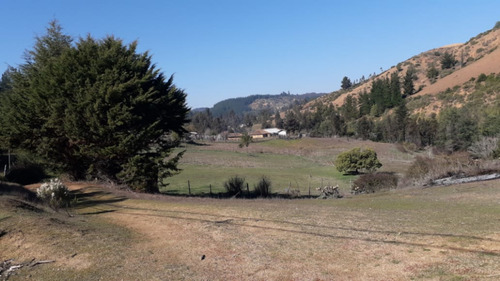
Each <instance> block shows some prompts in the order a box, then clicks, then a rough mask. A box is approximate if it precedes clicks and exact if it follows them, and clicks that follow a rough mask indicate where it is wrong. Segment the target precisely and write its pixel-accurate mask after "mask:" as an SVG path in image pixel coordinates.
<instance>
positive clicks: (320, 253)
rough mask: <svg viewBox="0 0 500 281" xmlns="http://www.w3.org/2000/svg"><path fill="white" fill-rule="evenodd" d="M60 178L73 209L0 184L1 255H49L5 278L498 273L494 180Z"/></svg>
mask: <svg viewBox="0 0 500 281" xmlns="http://www.w3.org/2000/svg"><path fill="white" fill-rule="evenodd" d="M67 185H68V186H69V187H70V189H71V190H72V192H73V194H74V196H75V197H76V198H77V203H76V205H75V206H74V208H73V209H71V210H69V213H68V212H66V211H64V210H61V211H60V212H58V213H56V212H54V211H52V210H50V209H48V208H46V207H43V206H41V205H37V204H35V203H33V202H30V201H25V200H23V199H22V196H19V195H16V193H13V194H12V193H9V194H3V195H2V196H0V260H1V261H5V260H9V259H13V261H12V263H13V264H16V263H17V264H21V263H28V262H30V261H32V260H35V261H54V262H51V263H46V264H38V265H36V266H24V267H22V268H19V269H18V270H15V271H14V272H13V275H11V276H10V277H9V280H498V279H499V278H500V270H499V268H500V216H499V214H500V189H499V186H500V181H499V180H496V181H487V182H480V183H471V184H463V185H456V186H447V187H433V188H426V189H422V188H408V189H401V190H393V191H386V192H382V193H377V194H370V195H358V196H346V197H345V198H343V199H339V200H318V199H298V200H286V199H252V200H245V199H210V198H190V197H172V196H163V195H145V194H133V193H129V192H125V191H118V190H116V189H112V188H109V187H106V186H102V185H96V184H94V183H67ZM2 188H5V187H4V186H2ZM19 188H21V187H19ZM29 188H30V189H32V190H33V189H34V188H36V185H34V186H30V187H29ZM69 215H71V216H69ZM2 278H4V277H2Z"/></svg>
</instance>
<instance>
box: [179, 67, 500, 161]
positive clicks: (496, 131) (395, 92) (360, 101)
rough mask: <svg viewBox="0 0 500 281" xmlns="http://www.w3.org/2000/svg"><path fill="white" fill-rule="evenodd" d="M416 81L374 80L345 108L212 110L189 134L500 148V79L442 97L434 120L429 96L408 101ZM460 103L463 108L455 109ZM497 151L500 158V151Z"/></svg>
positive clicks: (484, 78) (200, 115)
mask: <svg viewBox="0 0 500 281" xmlns="http://www.w3.org/2000/svg"><path fill="white" fill-rule="evenodd" d="M412 79H413V78H412V76H411V75H405V77H400V76H399V75H398V73H394V74H393V75H391V77H389V78H378V79H375V80H373V81H372V85H371V90H370V91H369V92H363V93H362V94H361V95H359V97H358V98H357V97H353V96H347V98H346V100H345V103H344V104H343V105H342V106H340V107H337V106H334V105H332V104H328V105H325V104H324V103H322V102H320V101H318V102H316V103H313V106H312V107H310V108H308V109H307V110H306V109H304V107H303V104H296V105H294V106H292V107H291V108H289V109H287V110H284V111H281V112H280V111H274V112H272V111H271V110H262V111H260V112H258V113H256V114H250V113H247V114H243V115H237V114H235V113H234V112H230V113H229V114H226V115H222V116H219V117H215V116H214V115H213V114H212V113H211V112H210V110H208V109H207V110H205V111H202V112H197V113H195V114H194V115H192V116H191V123H190V124H189V126H188V128H189V129H190V130H193V131H197V132H199V133H202V134H203V133H208V134H219V133H222V132H224V131H228V130H229V131H230V132H237V131H245V130H250V128H252V127H253V126H254V125H257V126H260V127H261V128H268V127H279V128H283V129H285V130H287V131H288V132H289V134H292V135H294V134H295V135H297V134H299V133H300V134H305V135H309V136H311V137H333V136H339V137H342V136H348V137H354V138H359V139H367V140H373V141H379V142H401V143H408V144H412V146H413V147H414V148H415V149H418V148H421V147H425V146H431V145H434V146H438V147H441V148H443V149H444V150H446V151H448V152H453V151H458V150H467V149H469V148H471V146H472V145H474V144H476V143H480V142H483V143H484V142H485V140H486V139H488V140H489V141H490V142H491V141H493V142H494V143H495V144H498V137H499V136H500V96H499V95H498V89H500V74H489V75H486V74H481V75H480V76H478V77H477V78H473V79H471V80H470V81H468V82H467V83H466V84H464V85H462V86H456V87H454V88H453V89H447V90H446V91H445V92H443V93H440V94H438V95H437V97H436V98H437V99H438V100H440V101H441V102H442V103H443V104H444V105H447V106H445V108H444V109H443V110H441V111H440V112H439V113H430V114H427V113H425V112H421V113H418V111H417V109H418V107H419V106H421V104H422V103H425V99H426V97H425V96H423V97H413V98H411V99H409V97H411V96H412V94H414V92H415V90H414V89H412V86H411V81H412ZM400 81H403V82H402V83H401V82H400ZM463 87H467V88H471V87H472V88H473V89H474V90H473V92H472V94H470V95H468V96H467V97H466V98H464V97H463V96H461V95H459V94H458V93H459V92H460V90H461V89H462V88H463ZM457 101H458V102H460V106H453V104H455V103H456V102H457ZM485 101H487V102H485ZM448 104H449V106H448ZM412 112H415V113H412ZM241 125H243V126H241ZM495 149H496V151H497V152H496V153H497V155H498V153H499V152H500V149H499V148H498V145H496V147H495ZM492 153H493V152H492ZM497 157H498V156H497Z"/></svg>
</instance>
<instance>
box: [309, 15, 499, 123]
mask: <svg viewBox="0 0 500 281" xmlns="http://www.w3.org/2000/svg"><path fill="white" fill-rule="evenodd" d="M499 45H500V24H498V23H497V24H496V25H495V27H494V28H493V29H491V30H489V31H486V32H483V33H481V34H479V35H477V36H475V37H473V38H471V39H470V40H469V41H467V42H466V43H459V44H451V45H447V46H443V47H439V48H435V49H432V50H429V51H426V52H423V53H421V54H419V55H416V56H413V57H411V58H410V59H408V60H406V61H403V62H401V63H398V64H397V65H396V66H393V67H391V68H390V69H388V70H387V71H384V72H382V73H380V74H379V75H376V76H372V77H370V78H369V79H367V80H365V81H364V82H362V83H360V84H356V85H354V86H353V87H352V88H350V89H348V90H340V91H335V92H333V93H331V94H329V95H325V96H323V97H320V98H319V99H318V100H316V101H314V102H309V103H308V104H307V105H305V106H304V109H311V108H312V107H313V105H314V104H315V103H316V102H318V101H319V102H321V103H323V104H334V105H335V106H338V107H339V106H342V105H343V104H344V102H345V99H346V97H347V96H349V95H351V96H353V97H358V96H359V95H360V94H361V93H363V92H369V91H370V88H371V85H372V82H373V81H374V80H376V79H380V78H389V77H390V76H391V74H393V73H394V72H397V73H398V74H399V77H401V79H402V77H404V76H405V75H406V73H407V72H408V70H410V69H411V70H412V71H414V87H415V90H416V93H415V94H414V95H412V96H411V97H409V98H408V99H407V100H408V101H411V100H412V99H415V98H421V97H422V96H436V95H438V94H439V93H442V92H444V91H446V90H447V89H453V88H456V87H461V89H460V94H461V95H462V96H467V95H469V94H471V93H472V92H473V91H474V87H462V86H463V85H464V84H466V83H467V82H468V81H471V80H474V79H476V78H477V77H478V76H479V75H481V74H485V75H489V74H492V73H496V74H499V73H500V49H499V48H498V46H499ZM445 54H451V55H452V56H453V57H454V59H455V64H454V65H453V66H452V67H451V68H443V67H442V63H441V62H442V59H443V56H444V55H445ZM432 68H434V69H436V70H437V72H438V73H437V75H436V76H435V77H429V75H428V71H429V70H430V69H432ZM494 94H495V95H498V89H497V91H496V93H494ZM437 100H438V99H435V101H433V102H428V103H425V104H424V105H423V106H422V107H420V108H418V109H416V110H417V111H423V112H426V113H430V112H437V111H439V110H440V109H441V108H442V107H443V103H440V102H439V101H437Z"/></svg>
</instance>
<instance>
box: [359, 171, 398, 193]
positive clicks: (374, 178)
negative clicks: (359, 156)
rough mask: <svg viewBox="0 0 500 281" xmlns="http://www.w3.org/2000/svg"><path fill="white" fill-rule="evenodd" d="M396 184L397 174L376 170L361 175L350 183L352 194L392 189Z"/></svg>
mask: <svg viewBox="0 0 500 281" xmlns="http://www.w3.org/2000/svg"><path fill="white" fill-rule="evenodd" d="M397 186H398V176H396V175H395V174H393V173H388V172H378V173H370V174H364V175H361V176H360V177H359V178H358V179H357V180H355V181H354V182H353V183H352V187H351V188H352V190H351V192H352V193H353V194H359V193H374V192H377V191H379V190H383V189H392V188H396V187H397Z"/></svg>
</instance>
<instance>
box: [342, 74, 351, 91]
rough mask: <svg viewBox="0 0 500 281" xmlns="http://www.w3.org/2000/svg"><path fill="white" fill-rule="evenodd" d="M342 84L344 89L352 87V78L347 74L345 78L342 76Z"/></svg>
mask: <svg viewBox="0 0 500 281" xmlns="http://www.w3.org/2000/svg"><path fill="white" fill-rule="evenodd" d="M340 86H341V87H342V89H344V90H347V89H349V88H351V87H352V82H351V79H349V78H348V77H347V76H344V78H342V82H341V83H340Z"/></svg>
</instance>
